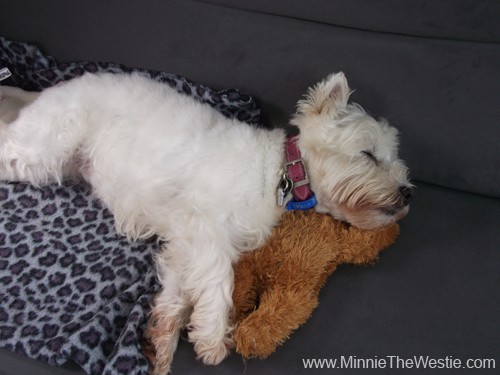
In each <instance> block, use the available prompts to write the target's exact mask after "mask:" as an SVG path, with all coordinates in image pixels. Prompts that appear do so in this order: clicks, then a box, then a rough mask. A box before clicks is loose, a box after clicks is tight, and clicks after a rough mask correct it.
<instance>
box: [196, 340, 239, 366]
mask: <svg viewBox="0 0 500 375" xmlns="http://www.w3.org/2000/svg"><path fill="white" fill-rule="evenodd" d="M233 346H234V344H233V341H232V340H231V339H230V338H229V337H225V338H224V339H223V340H215V341H214V340H209V339H207V340H198V341H196V342H195V344H194V350H195V351H196V354H198V359H201V360H202V361H203V363H204V364H206V365H218V364H219V363H221V362H222V360H223V359H224V358H226V357H227V355H228V354H229V351H230V349H231V348H232V347H233Z"/></svg>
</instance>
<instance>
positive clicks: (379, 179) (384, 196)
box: [0, 73, 410, 374]
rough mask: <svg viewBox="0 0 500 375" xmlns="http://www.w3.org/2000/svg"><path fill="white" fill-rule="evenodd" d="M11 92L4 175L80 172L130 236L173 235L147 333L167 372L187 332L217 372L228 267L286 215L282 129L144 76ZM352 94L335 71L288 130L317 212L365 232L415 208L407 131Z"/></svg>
mask: <svg viewBox="0 0 500 375" xmlns="http://www.w3.org/2000/svg"><path fill="white" fill-rule="evenodd" d="M1 90H2V91H3V95H4V99H3V102H2V103H3V104H2V106H4V108H5V107H8V111H6V112H8V113H9V116H10V117H7V116H3V115H2V112H0V115H2V116H3V117H2V118H3V119H4V120H5V119H6V120H7V121H4V122H5V123H10V124H9V125H8V127H5V126H4V129H3V133H2V134H1V139H0V179H3V180H9V181H29V182H30V183H32V184H34V185H42V184H47V183H51V182H58V183H61V181H63V180H64V179H65V178H67V177H71V178H73V177H75V176H83V178H84V179H85V180H86V181H88V182H89V183H90V184H91V185H92V187H93V190H94V192H95V194H96V195H97V196H98V197H99V198H100V199H101V200H102V201H104V202H105V204H106V205H107V206H108V207H109V208H110V209H111V210H112V212H113V213H114V216H115V221H116V228H117V230H118V231H119V232H120V233H123V234H124V235H126V236H128V237H129V238H131V239H137V238H145V237H148V236H150V235H152V234H157V235H159V236H160V237H161V238H162V239H164V240H165V243H166V244H165V245H164V247H163V249H162V250H161V251H160V252H159V254H158V256H157V259H156V261H157V269H158V273H159V279H160V282H161V285H162V287H163V289H162V291H161V293H160V294H159V296H158V297H157V298H156V301H155V303H154V309H153V312H152V322H153V323H152V325H151V326H150V327H149V334H150V335H151V339H152V341H153V343H154V345H155V348H156V363H155V373H157V374H162V373H166V372H168V371H169V370H170V365H171V362H172V358H173V354H174V351H175V349H176V346H177V342H178V339H179V333H180V331H181V329H182V328H184V327H188V328H189V339H190V341H192V342H193V343H194V347H195V351H196V352H197V354H198V356H199V357H200V358H201V359H202V360H203V361H204V362H205V363H207V364H217V363H219V362H220V361H221V360H222V359H223V358H224V357H225V356H226V355H227V353H228V349H229V348H230V346H231V339H230V336H231V324H230V320H229V315H230V311H231V307H232V288H233V268H232V263H233V262H235V261H236V260H237V259H238V257H239V255H240V254H241V252H243V251H246V250H252V249H255V248H257V247H259V246H260V245H261V244H262V243H263V242H264V240H265V239H266V238H267V236H268V235H269V233H270V231H271V229H272V227H273V226H274V225H275V224H276V223H277V221H278V219H279V217H280V215H281V213H282V208H280V207H278V206H277V204H276V189H277V186H278V181H279V178H280V176H281V175H282V173H283V165H284V154H285V152H284V141H285V133H284V131H283V130H280V129H276V130H272V131H269V130H263V129H258V128H255V127H251V126H249V125H247V124H244V123H241V122H239V121H237V120H231V119H228V118H225V117H224V116H222V115H221V114H219V113H218V112H216V111H215V110H214V109H212V108H211V107H209V106H208V105H205V104H201V103H199V102H197V101H196V100H194V99H192V98H190V97H188V96H185V95H183V94H179V93H177V92H176V91H174V90H173V89H171V88H170V87H168V86H166V85H164V84H161V83H157V82H154V81H152V80H150V79H147V78H144V77H142V76H140V75H135V74H134V75H111V74H99V75H92V74H86V75H84V76H83V77H81V78H77V79H74V80H71V81H69V82H67V83H63V84H60V85H58V86H56V87H53V88H50V89H47V90H45V91H43V92H42V94H41V95H40V96H39V97H38V98H36V94H28V93H26V95H27V96H25V97H23V96H22V95H21V96H19V92H18V91H15V89H12V88H7V87H3V88H1ZM349 95H350V90H349V87H348V85H347V81H346V79H345V76H344V75H343V74H342V73H338V74H333V75H331V76H329V77H328V78H327V79H325V80H324V81H323V82H321V83H319V84H318V85H317V86H315V87H314V88H311V89H310V90H309V92H308V94H307V96H306V97H305V98H304V99H303V100H301V101H299V103H298V111H297V114H296V115H295V116H294V118H293V120H292V123H293V124H295V125H297V126H298V127H299V128H300V131H301V135H300V140H299V145H300V148H301V151H302V155H303V158H304V160H305V163H306V165H307V168H308V172H309V178H310V180H311V185H312V188H313V190H314V191H315V193H316V195H317V198H318V202H319V205H318V208H317V209H318V210H319V211H321V212H327V213H330V214H331V215H333V216H334V217H336V218H339V219H342V220H346V221H349V222H351V223H352V224H354V225H358V226H361V227H365V228H373V227H378V226H383V225H387V224H389V223H392V222H394V221H395V220H397V219H400V218H401V217H403V216H404V215H405V214H406V212H407V211H408V205H407V203H408V202H407V199H406V198H408V194H403V193H402V187H403V188H405V189H406V190H407V187H409V186H410V184H409V182H408V179H407V169H406V167H405V166H404V164H403V163H402V162H401V161H400V160H398V158H397V134H396V133H397V132H396V130H395V129H394V128H392V127H390V126H389V125H388V124H387V123H386V122H385V121H383V120H381V121H379V122H377V121H375V120H374V119H373V118H371V117H370V116H368V115H367V114H366V113H365V112H364V111H363V110H362V108H361V107H359V106H357V105H351V104H347V100H348V97H349ZM6 97H10V98H18V99H19V98H21V100H20V101H17V102H5V98H6ZM35 98H36V100H34V99H35ZM33 100H34V101H33ZM32 101H33V103H31V102H32ZM9 103H10V104H9ZM12 103H14V104H12ZM30 103H31V104H30ZM25 104H29V105H28V106H27V107H25V108H24V109H22V110H21V111H20V113H19V116H17V111H16V109H18V107H21V106H23V105H25ZM9 111H10V112H9ZM12 111H14V112H12ZM6 112H4V113H6ZM12 113H14V115H13V114H12ZM16 117H17V118H16ZM14 118H16V119H15V120H14V121H11V120H13V119H14ZM405 195H406V196H405Z"/></svg>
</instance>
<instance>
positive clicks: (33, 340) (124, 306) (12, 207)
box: [0, 38, 260, 375]
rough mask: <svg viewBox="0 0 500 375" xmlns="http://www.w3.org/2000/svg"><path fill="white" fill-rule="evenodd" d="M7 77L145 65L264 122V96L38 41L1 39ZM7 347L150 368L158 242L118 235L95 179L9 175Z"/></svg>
mask: <svg viewBox="0 0 500 375" xmlns="http://www.w3.org/2000/svg"><path fill="white" fill-rule="evenodd" d="M2 68H8V69H9V71H10V73H11V74H12V75H11V76H10V77H9V78H7V79H5V80H4V81H2V84H5V85H9V86H17V87H20V88H22V89H25V90H31V91H39V90H42V89H44V88H46V87H50V86H52V85H55V84H56V83H58V82H60V81H63V80H67V79H71V78H74V77H77V76H80V75H82V74H84V73H85V72H103V71H106V72H115V73H117V72H132V71H140V72H142V73H144V74H148V75H149V76H150V77H152V78H153V79H155V80H158V81H160V82H164V83H165V84H168V85H171V86H172V87H174V88H176V89H177V90H178V91H180V92H184V93H186V94H188V95H192V96H193V97H195V98H196V99H198V100H200V101H203V102H206V103H208V104H210V105H212V106H213V107H214V108H216V109H217V110H218V111H220V112H222V113H223V114H224V115H226V116H229V117H232V118H238V119H239V120H242V121H246V122H248V123H249V124H252V125H259V123H260V119H259V115H260V111H259V108H258V105H257V104H256V102H255V101H254V100H253V99H252V98H251V97H249V96H247V95H244V94H242V93H240V92H239V91H237V90H224V91H214V90H212V89H210V88H208V87H205V86H202V85H199V84H195V83H192V82H189V81H188V80H186V79H185V78H183V77H180V76H178V75H175V74H169V73H162V72H154V71H148V70H144V69H131V68H127V67H125V66H122V65H118V64H112V63H95V62H82V63H72V64H58V63H57V61H55V59H54V58H52V57H50V56H46V55H44V54H43V53H42V52H41V51H40V50H39V49H38V48H37V47H36V46H35V45H33V44H28V43H18V42H12V41H8V40H6V39H4V38H0V69H2ZM0 204H1V211H0V347H2V348H6V349H8V350H11V351H13V352H17V353H21V354H24V355H27V356H29V357H31V358H34V359H39V360H43V361H46V362H48V363H50V364H52V365H62V364H64V363H65V362H66V361H68V360H72V361H74V362H76V363H77V364H78V365H80V366H81V367H82V368H83V369H84V370H85V372H87V373H88V374H109V375H111V374H147V372H148V364H147V361H146V359H145V357H144V356H143V354H142V343H141V341H142V333H143V330H144V328H145V324H146V318H147V313H148V308H149V302H150V298H151V296H152V295H153V294H154V293H155V292H156V291H157V290H158V288H159V286H158V284H157V280H156V278H155V272H154V266H153V262H152V256H153V254H154V252H155V249H156V248H157V247H158V244H157V241H156V240H155V239H151V240H149V241H143V242H135V243H130V242H128V241H127V240H126V239H125V238H123V237H120V236H118V235H117V234H116V233H115V231H114V227H113V224H114V223H113V216H112V214H111V213H110V212H109V211H108V210H107V209H106V208H105V207H103V206H102V205H101V203H100V202H99V201H98V200H96V199H95V198H94V197H93V196H92V194H91V190H90V187H89V186H87V185H84V184H82V185H73V186H57V185H50V186H46V187H44V188H34V187H32V186H30V185H28V184H25V183H3V182H0Z"/></svg>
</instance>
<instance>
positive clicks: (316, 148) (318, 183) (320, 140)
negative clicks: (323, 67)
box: [292, 73, 412, 229]
mask: <svg viewBox="0 0 500 375" xmlns="http://www.w3.org/2000/svg"><path fill="white" fill-rule="evenodd" d="M350 94H351V91H350V89H349V86H348V84H347V80H346V78H345V76H344V74H343V73H338V74H332V75H330V76H329V77H327V78H326V79H325V80H324V81H322V82H320V83H318V84H317V85H316V86H314V87H312V88H310V89H309V91H308V93H307V95H306V96H305V98H304V99H302V100H300V101H299V102H298V104H297V114H296V115H295V116H294V118H293V119H292V124H294V125H296V126H298V127H299V129H300V138H299V147H300V149H301V152H302V156H303V158H304V160H305V163H306V164H307V170H308V173H309V179H310V181H311V187H312V189H313V190H314V192H315V193H316V197H317V200H318V206H317V210H318V211H319V212H327V213H330V214H331V215H332V216H333V217H335V218H337V219H339V220H344V221H347V222H349V223H351V224H352V225H355V226H357V227H360V228H367V229H370V228H377V227H381V226H385V225H388V224H391V223H393V222H395V221H396V220H399V219H401V218H403V217H404V216H405V215H406V214H407V213H408V209H409V202H410V200H411V197H412V185H411V183H410V182H409V181H408V169H407V167H406V166H405V164H404V163H403V161H401V160H400V159H398V132H397V130H396V129H395V128H394V127H392V126H390V125H389V124H388V123H387V121H385V120H383V119H379V120H378V121H377V120H375V119H374V118H372V117H371V116H369V115H368V114H367V113H366V112H365V111H364V110H363V109H362V108H361V107H360V106H359V105H357V104H348V103H347V101H348V98H349V95H350Z"/></svg>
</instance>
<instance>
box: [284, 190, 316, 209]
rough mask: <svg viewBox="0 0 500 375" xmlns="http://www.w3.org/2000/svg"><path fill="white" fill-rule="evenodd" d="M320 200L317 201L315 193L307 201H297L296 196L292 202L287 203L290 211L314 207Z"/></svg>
mask: <svg viewBox="0 0 500 375" xmlns="http://www.w3.org/2000/svg"><path fill="white" fill-rule="evenodd" d="M317 203H318V202H317V201H316V195H314V194H313V196H312V197H311V198H309V199H307V200H305V201H302V202H297V201H296V200H295V198H293V199H292V200H291V201H290V202H288V203H287V204H286V209H287V210H288V211H295V210H300V211H305V210H308V209H310V208H313V207H314V206H316V204H317Z"/></svg>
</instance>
